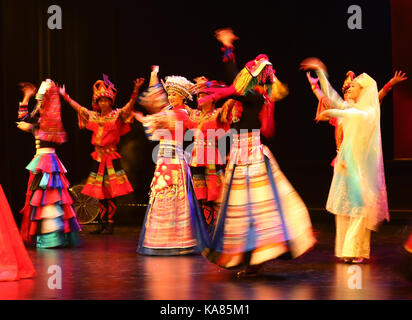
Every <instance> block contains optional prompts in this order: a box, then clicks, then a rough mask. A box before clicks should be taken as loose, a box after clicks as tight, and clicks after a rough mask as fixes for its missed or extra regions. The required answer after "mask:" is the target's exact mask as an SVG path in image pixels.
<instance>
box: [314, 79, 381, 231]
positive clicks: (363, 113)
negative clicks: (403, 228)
mask: <svg viewBox="0 0 412 320" xmlns="http://www.w3.org/2000/svg"><path fill="white" fill-rule="evenodd" d="M317 73H318V76H319V79H320V83H321V87H322V91H323V92H324V93H325V94H326V96H327V97H328V98H329V99H330V100H331V101H332V103H333V105H334V106H335V107H336V108H337V109H340V110H336V111H335V115H336V116H338V117H339V121H340V123H341V124H342V127H343V141H342V144H341V148H340V150H339V154H341V153H344V152H346V153H350V154H351V156H352V159H353V162H352V164H351V165H349V166H348V168H347V172H348V174H349V175H353V176H356V177H358V179H356V180H357V181H359V184H360V186H359V187H360V190H361V193H362V202H363V208H362V214H363V215H364V216H365V217H366V218H367V227H368V228H369V229H372V230H376V229H377V227H378V225H379V223H380V222H382V221H383V220H389V210H388V201H387V193H386V184H385V173H384V168H383V155H382V142H381V130H380V104H379V94H378V89H377V85H376V81H375V80H374V79H372V78H371V77H370V76H369V75H367V74H366V73H363V74H361V75H360V76H358V77H357V78H355V79H354V80H353V81H356V82H357V83H358V84H359V85H360V86H361V87H362V89H361V92H360V95H359V97H358V99H357V102H356V103H348V102H346V101H343V99H342V98H341V97H340V96H339V95H338V94H337V92H336V91H335V90H334V89H333V88H332V87H331V86H330V84H329V82H328V81H327V78H326V76H325V75H324V74H323V73H321V72H317ZM342 109H343V110H342ZM339 154H338V158H339V157H340V155H339Z"/></svg>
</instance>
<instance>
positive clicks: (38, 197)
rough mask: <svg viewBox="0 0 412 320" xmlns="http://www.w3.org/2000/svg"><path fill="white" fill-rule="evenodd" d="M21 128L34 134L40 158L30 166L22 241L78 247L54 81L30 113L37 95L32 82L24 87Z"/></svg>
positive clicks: (45, 87)
mask: <svg viewBox="0 0 412 320" xmlns="http://www.w3.org/2000/svg"><path fill="white" fill-rule="evenodd" d="M22 91H23V93H24V98H23V101H22V102H20V108H19V120H20V122H18V123H17V127H18V128H19V129H21V130H23V131H27V132H31V133H33V135H34V137H35V141H36V155H35V156H34V158H33V160H32V161H31V162H30V164H29V165H28V166H27V167H26V169H28V170H29V171H30V178H29V182H28V186H27V193H26V203H25V206H24V208H23V210H22V212H23V221H22V226H21V234H22V238H23V240H24V241H25V242H27V243H29V244H33V242H35V245H36V247H38V248H54V247H63V246H78V245H79V244H80V237H79V235H78V231H80V226H79V224H78V222H77V219H76V214H75V212H74V210H73V208H72V206H71V205H72V203H73V200H72V198H71V196H70V194H69V192H68V188H69V181H68V180H67V178H66V176H65V173H66V169H65V167H64V166H63V164H62V163H61V162H60V160H59V158H58V157H57V154H56V151H55V148H56V147H57V146H58V145H60V144H62V143H64V142H65V141H66V132H65V131H64V128H63V124H62V122H61V113H60V97H59V89H58V87H57V86H56V85H55V84H54V82H53V81H52V80H50V79H47V80H45V81H43V82H42V84H41V86H40V89H39V91H38V92H37V95H36V99H37V100H38V102H37V105H36V107H35V109H34V110H33V112H32V113H31V114H29V113H28V107H27V106H28V102H29V100H30V98H31V97H32V96H33V95H34V94H35V93H36V88H35V87H34V85H32V84H30V83H23V84H22Z"/></svg>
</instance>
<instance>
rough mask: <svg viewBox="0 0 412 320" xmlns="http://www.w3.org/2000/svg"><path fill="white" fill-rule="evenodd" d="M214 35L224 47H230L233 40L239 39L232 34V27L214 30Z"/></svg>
mask: <svg viewBox="0 0 412 320" xmlns="http://www.w3.org/2000/svg"><path fill="white" fill-rule="evenodd" d="M215 37H216V39H217V40H218V41H220V42H221V43H222V44H223V45H224V46H226V47H232V46H233V42H235V40H238V39H239V37H238V36H236V35H235V34H234V32H233V29H232V28H222V29H218V30H216V31H215Z"/></svg>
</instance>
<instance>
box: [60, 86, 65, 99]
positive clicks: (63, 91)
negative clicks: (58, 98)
mask: <svg viewBox="0 0 412 320" xmlns="http://www.w3.org/2000/svg"><path fill="white" fill-rule="evenodd" d="M59 93H60V94H61V95H62V96H64V95H65V94H66V87H65V86H64V85H63V86H62V87H59Z"/></svg>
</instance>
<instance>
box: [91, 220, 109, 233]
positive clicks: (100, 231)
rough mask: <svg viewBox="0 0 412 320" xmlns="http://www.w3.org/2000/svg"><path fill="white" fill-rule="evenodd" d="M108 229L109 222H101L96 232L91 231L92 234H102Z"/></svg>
mask: <svg viewBox="0 0 412 320" xmlns="http://www.w3.org/2000/svg"><path fill="white" fill-rule="evenodd" d="M106 228H107V222H99V223H98V224H97V228H96V230H94V231H90V234H101V233H103V231H104V230H105V229H106Z"/></svg>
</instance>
